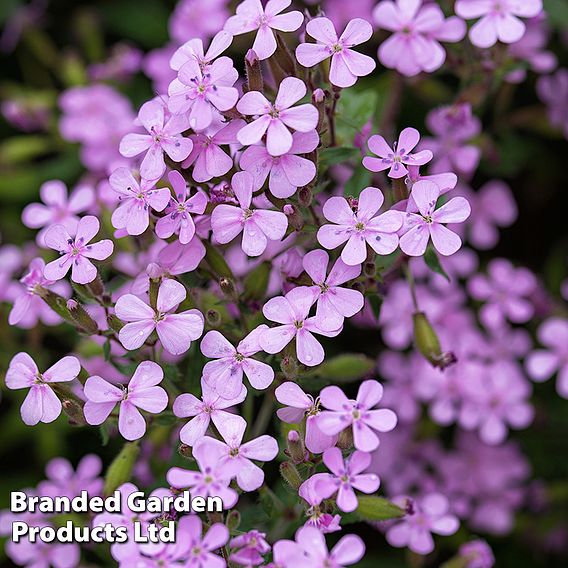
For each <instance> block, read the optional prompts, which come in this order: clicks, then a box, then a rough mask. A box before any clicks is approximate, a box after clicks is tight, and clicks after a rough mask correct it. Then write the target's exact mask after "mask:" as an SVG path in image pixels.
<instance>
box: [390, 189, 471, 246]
mask: <svg viewBox="0 0 568 568" xmlns="http://www.w3.org/2000/svg"><path fill="white" fill-rule="evenodd" d="M411 197H412V200H410V201H409V204H412V202H413V203H414V204H415V206H416V208H417V209H418V211H417V212H416V213H415V212H413V211H412V210H413V209H415V207H414V206H412V207H410V209H409V210H408V211H407V212H406V217H405V220H404V227H403V231H404V234H403V235H402V236H401V237H400V248H401V249H402V252H404V253H405V254H407V255H408V256H422V255H423V254H424V253H425V252H426V247H427V246H428V241H429V240H430V237H432V243H433V244H434V247H435V248H436V250H437V251H438V252H439V253H440V254H443V255H444V256H450V255H452V254H454V253H455V252H457V251H458V250H459V248H460V247H461V244H462V242H461V239H460V238H459V236H458V235H456V233H454V232H453V231H450V229H448V228H447V227H445V226H444V225H443V224H442V223H462V222H463V221H465V220H466V219H467V218H468V217H469V214H470V213H471V207H470V206H469V202H468V201H467V199H465V198H464V197H453V198H452V199H450V200H449V201H448V202H447V203H445V204H444V205H442V207H440V208H439V209H436V203H437V202H438V198H439V197H440V188H439V187H438V185H437V184H435V183H433V182H431V181H425V180H422V181H418V182H416V183H415V184H414V186H413V187H412V194H411Z"/></svg>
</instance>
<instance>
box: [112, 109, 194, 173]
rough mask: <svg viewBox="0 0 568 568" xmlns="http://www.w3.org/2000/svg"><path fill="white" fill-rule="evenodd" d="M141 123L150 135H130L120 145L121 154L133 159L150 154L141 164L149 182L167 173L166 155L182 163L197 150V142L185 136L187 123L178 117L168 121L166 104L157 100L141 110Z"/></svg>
mask: <svg viewBox="0 0 568 568" xmlns="http://www.w3.org/2000/svg"><path fill="white" fill-rule="evenodd" d="M138 120H139V121H140V122H141V123H142V126H143V127H144V128H145V129H146V130H147V131H148V134H133V133H131V134H127V135H126V136H125V137H124V138H123V139H122V140H121V141H120V148H119V149H120V153H121V154H122V155H123V156H124V157H126V158H132V157H134V156H138V154H141V153H142V152H146V154H145V156H144V158H143V160H142V163H141V164H140V175H141V176H142V177H143V178H144V179H147V180H157V179H158V178H160V177H162V175H163V174H164V172H165V171H166V162H165V161H164V152H165V153H166V154H167V155H168V156H169V157H170V158H171V159H172V160H173V161H174V162H182V161H183V160H185V159H186V158H187V157H188V156H189V153H190V152H191V149H192V148H193V142H192V141H191V140H190V139H189V138H184V137H183V136H181V133H182V132H183V131H184V130H187V128H188V124H187V119H186V117H185V116H182V115H174V116H171V117H170V118H168V119H167V120H166V114H165V109H164V103H163V102H162V101H160V100H156V99H154V100H151V101H148V102H146V103H144V104H143V105H142V106H141V107H140V112H139V113H138Z"/></svg>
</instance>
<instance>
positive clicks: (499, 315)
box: [467, 258, 537, 327]
mask: <svg viewBox="0 0 568 568" xmlns="http://www.w3.org/2000/svg"><path fill="white" fill-rule="evenodd" d="M467 289H468V292H469V293H470V294H471V296H472V297H473V298H474V299H476V300H478V301H482V302H485V304H484V306H483V307H482V308H481V310H480V318H481V321H482V322H483V324H484V325H485V326H487V327H498V326H499V325H501V324H503V323H504V322H505V321H506V320H509V321H511V322H513V323H525V322H527V321H528V320H529V319H531V317H532V316H533V314H534V307H533V305H532V302H531V300H530V298H531V297H532V296H533V294H534V293H535V291H536V289H537V280H536V278H535V275H534V274H533V273H532V272H531V271H530V270H529V269H527V268H523V267H519V268H515V267H514V266H513V265H512V264H511V262H510V261H509V260H507V259H504V258H495V259H493V260H491V262H489V264H488V266H487V275H484V274H474V275H473V276H472V277H471V278H470V279H469V282H468V286H467Z"/></svg>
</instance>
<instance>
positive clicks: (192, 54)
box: [170, 30, 233, 71]
mask: <svg viewBox="0 0 568 568" xmlns="http://www.w3.org/2000/svg"><path fill="white" fill-rule="evenodd" d="M231 43H233V36H232V34H230V33H229V32H226V31H225V30H221V31H220V32H219V33H218V34H216V35H215V37H214V38H213V39H212V40H211V43H210V45H209V49H207V51H205V50H204V48H203V41H202V39H201V38H199V37H196V38H194V39H190V40H189V41H186V42H185V43H184V44H183V45H182V46H180V47H178V48H177V49H176V51H175V53H174V54H173V55H172V57H171V59H170V67H171V68H172V69H174V70H175V71H179V70H180V69H181V68H182V67H183V66H184V65H185V64H186V63H187V62H188V61H195V62H196V63H198V65H199V66H200V67H201V68H202V69H206V68H207V67H208V66H210V65H211V63H213V61H214V60H215V59H217V57H219V56H220V55H221V54H222V53H223V52H224V51H225V50H226V49H228V47H229V46H230V45H231Z"/></svg>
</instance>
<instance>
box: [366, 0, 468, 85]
mask: <svg viewBox="0 0 568 568" xmlns="http://www.w3.org/2000/svg"><path fill="white" fill-rule="evenodd" d="M423 3H424V2H423V1H422V0H396V3H395V2H391V1H390V0H389V1H386V2H380V3H379V4H378V5H377V6H376V8H375V10H374V11H373V17H374V19H375V22H376V24H377V26H378V27H379V28H383V29H385V30H389V31H391V32H393V35H392V36H390V37H389V38H388V39H387V40H386V41H384V42H383V43H382V44H381V46H380V47H379V59H380V61H381V63H382V64H383V65H384V66H385V67H389V68H390V69H396V70H397V71H398V72H399V73H401V74H402V75H406V76H407V77H412V76H414V75H418V73H420V72H421V71H426V72H427V73H432V72H433V71H436V69H439V68H440V67H441V66H442V65H443V64H444V61H445V60H446V52H445V50H444V48H443V47H442V46H441V45H440V42H442V41H443V42H450V43H455V42H458V41H460V40H462V39H463V38H464V36H465V33H466V26H465V23H464V22H463V20H460V19H459V18H456V17H455V16H452V17H450V18H447V19H446V18H445V16H444V13H443V12H442V9H441V8H440V6H438V5H437V4H434V3H430V4H426V5H425V6H423Z"/></svg>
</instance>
